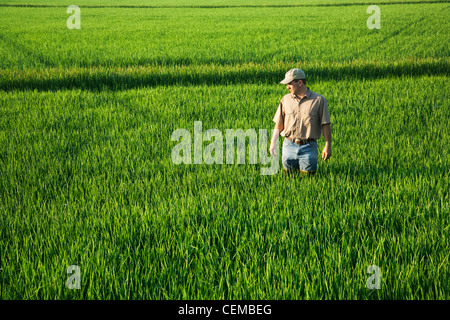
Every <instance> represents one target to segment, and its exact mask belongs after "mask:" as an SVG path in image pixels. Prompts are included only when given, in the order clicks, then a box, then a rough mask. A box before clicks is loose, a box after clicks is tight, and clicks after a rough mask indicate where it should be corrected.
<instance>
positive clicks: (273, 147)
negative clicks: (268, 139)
mask: <svg viewBox="0 0 450 320" xmlns="http://www.w3.org/2000/svg"><path fill="white" fill-rule="evenodd" d="M269 151H270V154H271V155H272V156H274V157H276V156H277V144H276V143H275V144H270V148H269Z"/></svg>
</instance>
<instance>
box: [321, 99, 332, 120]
mask: <svg viewBox="0 0 450 320" xmlns="http://www.w3.org/2000/svg"><path fill="white" fill-rule="evenodd" d="M319 115H320V123H321V124H327V123H331V119H330V112H329V111H328V102H327V99H325V98H323V99H322V101H321V103H320V110H319Z"/></svg>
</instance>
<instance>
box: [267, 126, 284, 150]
mask: <svg viewBox="0 0 450 320" xmlns="http://www.w3.org/2000/svg"><path fill="white" fill-rule="evenodd" d="M283 129H284V127H283V126H280V125H279V124H275V128H274V130H273V134H272V140H270V148H269V151H270V154H271V155H272V156H274V157H275V156H276V155H277V150H276V147H277V141H278V137H279V136H280V132H281V131H283Z"/></svg>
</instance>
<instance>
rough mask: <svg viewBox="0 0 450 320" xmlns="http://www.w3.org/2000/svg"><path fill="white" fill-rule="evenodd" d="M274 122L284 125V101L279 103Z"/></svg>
mask: <svg viewBox="0 0 450 320" xmlns="http://www.w3.org/2000/svg"><path fill="white" fill-rule="evenodd" d="M273 122H275V123H276V124H277V125H280V126H282V127H284V110H283V103H282V102H280V104H279V105H278V109H277V112H275V116H274V117H273Z"/></svg>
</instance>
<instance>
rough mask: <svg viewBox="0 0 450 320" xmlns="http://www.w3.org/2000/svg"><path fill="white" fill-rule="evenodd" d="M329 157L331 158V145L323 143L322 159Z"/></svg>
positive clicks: (325, 159)
mask: <svg viewBox="0 0 450 320" xmlns="http://www.w3.org/2000/svg"><path fill="white" fill-rule="evenodd" d="M330 158H331V146H329V145H325V148H323V151H322V159H323V160H324V161H327V160H328V159H330Z"/></svg>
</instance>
